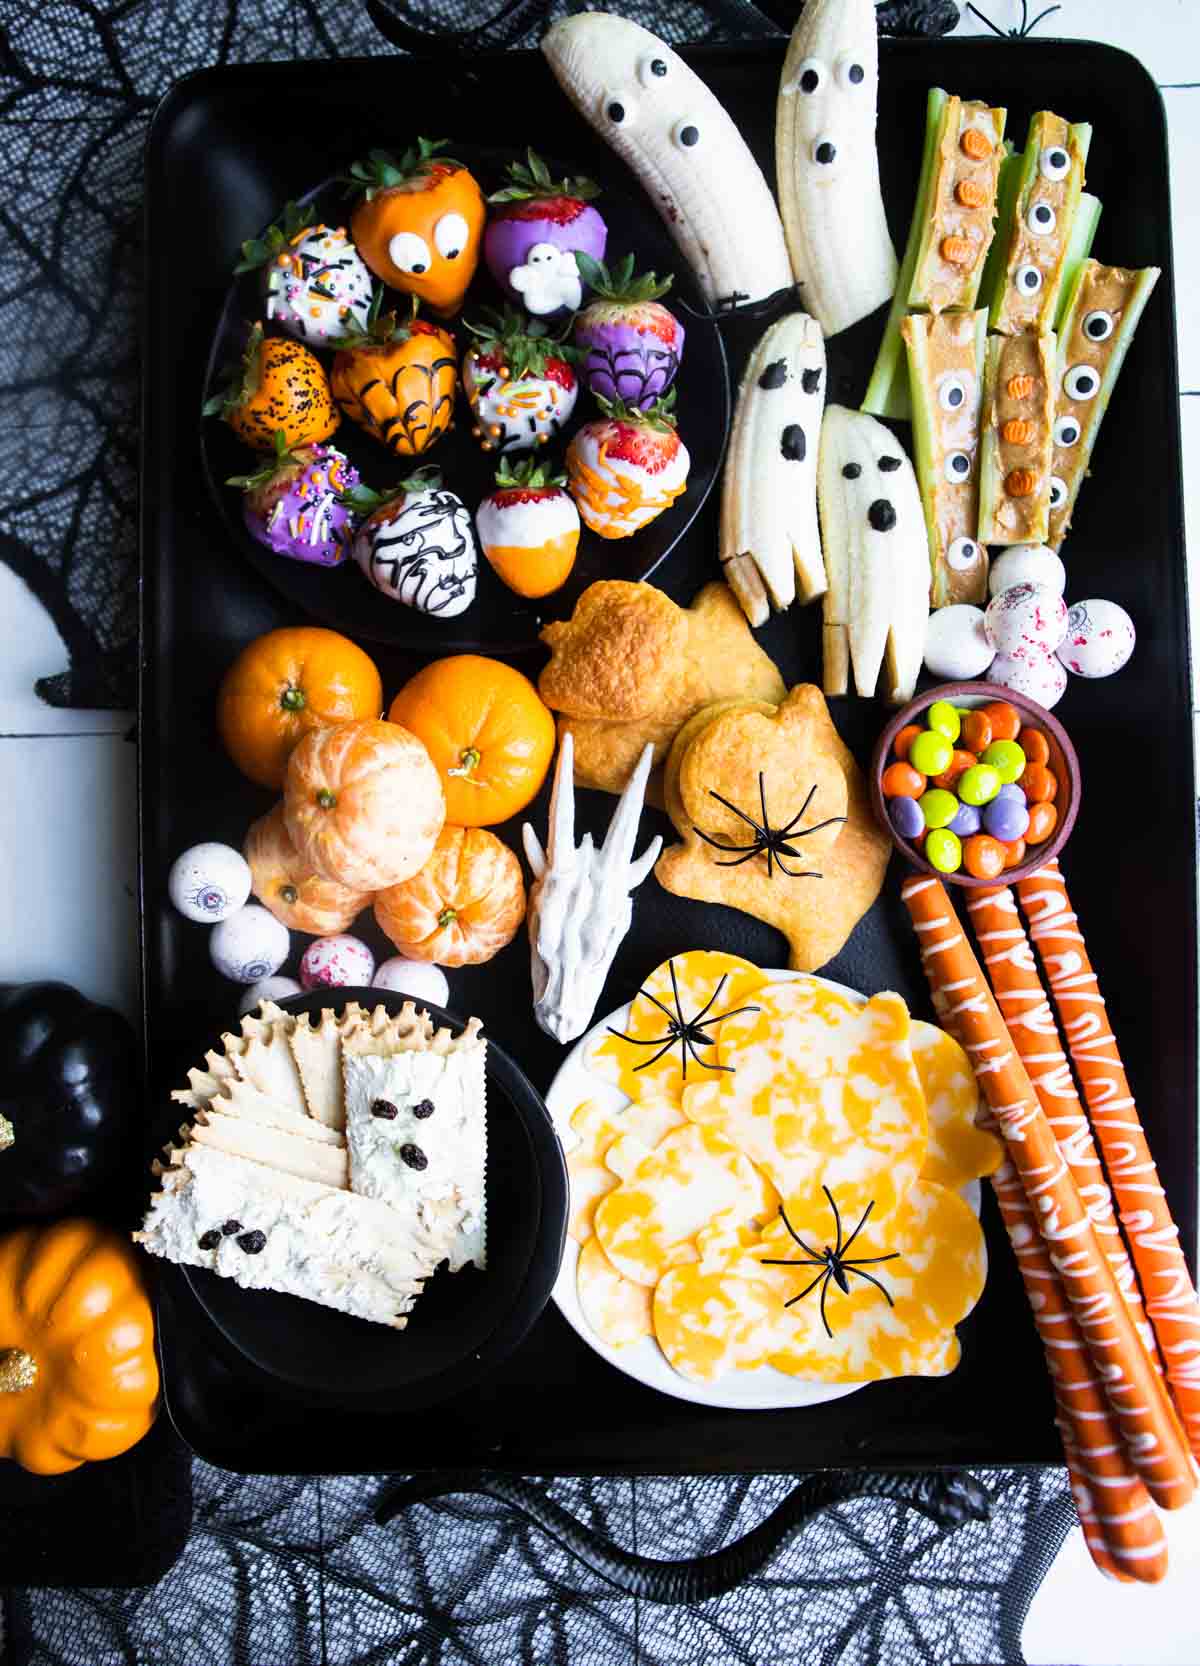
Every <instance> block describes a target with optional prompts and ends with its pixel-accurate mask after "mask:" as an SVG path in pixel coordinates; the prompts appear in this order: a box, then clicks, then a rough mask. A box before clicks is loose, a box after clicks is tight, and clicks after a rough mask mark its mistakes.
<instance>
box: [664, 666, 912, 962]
mask: <svg viewBox="0 0 1200 1666" xmlns="http://www.w3.org/2000/svg"><path fill="white" fill-rule="evenodd" d="M664 797H665V800H666V806H667V813H668V815H669V816H670V817H671V820H672V821H673V822H674V824H675V828H676V830H677V831H678V833H679V834H680V836H681V838H682V840H683V843H682V844H677V845H672V846H671V847H670V848H669V849H667V850H666V851H664V853H663V854H662V856H660V857H659V859H658V864H657V866H656V868H655V870H654V871H655V874H656V876H657V878H658V881H659V883H660V884H661V885H662V886H663V888H664V889H665V890H668V891H671V892H673V893H674V894H675V895H676V896H680V897H691V898H693V899H694V900H695V901H697V902H720V903H725V904H726V905H727V906H728V907H731V908H738V909H740V910H741V911H742V912H743V913H745V914H752V915H754V916H755V917H756V918H757V919H759V920H763V921H765V922H766V923H767V924H768V925H772V926H775V927H777V928H778V929H779V930H780V931H782V932H783V934H784V936H785V937H786V938H787V941H788V950H789V958H788V964H789V965H790V967H791V968H792V969H793V970H794V971H799V972H813V971H816V970H817V968H818V967H820V966H824V965H825V964H826V963H827V962H828V961H830V960H832V959H833V957H834V955H836V954H837V953H838V951H839V950H840V949H841V948H842V946H843V944H844V943H845V942H846V940H847V938H848V937H849V936H850V933H851V932H852V931H853V930H854V927H855V926H856V925H857V924H858V922H859V920H860V919H861V918H862V917H863V915H864V914H865V913H866V912H867V910H868V909H869V908H870V907H871V905H872V903H873V902H874V901H875V898H876V897H877V896H878V895H879V891H880V887H881V886H882V884H883V876H884V871H885V870H886V868H887V863H888V853H889V843H888V839H887V835H886V834H885V833H884V832H883V831H882V830H881V829H880V828H879V827H878V826H877V825H876V823H875V820H874V818H873V816H872V814H871V807H870V801H869V799H868V797H867V791H866V786H865V783H864V781H863V778H862V774H861V772H860V771H859V768H858V765H857V764H856V763H855V761H854V759H853V757H852V756H851V754H850V752H849V751H848V749H847V748H846V746H845V745H844V744H843V742H842V740H841V737H840V736H839V735H838V732H837V730H836V729H835V728H834V726H833V720H832V719H831V718H830V716H829V711H828V708H827V707H826V705H825V700H824V697H823V695H822V694H821V691H820V689H818V688H816V687H815V686H814V685H813V684H811V683H798V684H797V685H796V687H795V688H793V689H792V690H791V692H790V693H789V694H788V695H787V696H786V697H785V699H784V700H783V701H782V703H781V704H780V705H779V706H778V707H772V706H770V705H769V704H767V703H764V702H757V703H754V702H742V703H737V704H732V703H726V704H722V705H719V706H716V707H714V708H713V709H711V710H710V712H709V713H708V714H704V713H701V714H698V715H697V716H696V717H695V718H694V720H693V721H691V722H690V723H688V724H686V725H685V726H684V727H683V729H682V730H681V731H680V733H679V735H678V737H677V739H676V742H675V745H674V746H673V747H672V749H671V754H670V757H669V759H668V762H667V766H666V772H665V776H664ZM762 829H766V830H767V831H769V833H770V835H771V840H770V844H769V845H768V843H767V842H766V841H764V839H763V838H762V837H761V836H760V831H759V830H762Z"/></svg>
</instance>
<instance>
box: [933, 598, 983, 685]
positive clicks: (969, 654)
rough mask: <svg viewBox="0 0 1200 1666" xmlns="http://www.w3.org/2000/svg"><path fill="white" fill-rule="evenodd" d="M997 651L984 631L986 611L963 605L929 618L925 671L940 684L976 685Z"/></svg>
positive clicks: (944, 608)
mask: <svg viewBox="0 0 1200 1666" xmlns="http://www.w3.org/2000/svg"><path fill="white" fill-rule="evenodd" d="M995 653H996V650H995V649H994V648H993V647H992V644H991V643H990V642H989V640H988V637H987V633H986V631H985V630H984V628H983V611H982V609H980V608H978V607H971V606H969V605H968V604H967V603H966V602H960V603H958V604H956V605H955V606H954V607H940V608H938V610H937V612H936V613H931V614H930V615H929V623H928V625H927V626H926V628H925V668H926V670H927V671H929V672H930V674H931V675H932V676H934V677H936V678H937V679H938V680H939V682H950V683H958V682H972V681H973V680H974V679H975V678H976V677H981V676H982V675H983V673H984V672H985V671H986V670H987V668H988V666H989V665H990V664H991V663H992V660H993V658H994V657H995Z"/></svg>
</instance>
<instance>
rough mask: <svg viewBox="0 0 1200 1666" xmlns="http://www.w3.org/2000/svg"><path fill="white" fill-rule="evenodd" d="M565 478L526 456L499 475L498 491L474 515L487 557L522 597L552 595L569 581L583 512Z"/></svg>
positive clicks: (503, 466) (502, 466) (503, 465)
mask: <svg viewBox="0 0 1200 1666" xmlns="http://www.w3.org/2000/svg"><path fill="white" fill-rule="evenodd" d="M565 486H566V476H565V475H562V474H556V473H554V472H552V471H551V470H549V469H547V468H546V467H545V466H544V465H542V464H541V463H538V462H535V460H534V459H533V458H532V457H527V458H525V460H524V461H523V462H520V463H518V464H517V465H516V467H515V468H513V467H512V466H511V465H510V464H509V462H508V459H507V458H505V459H504V461H503V462H501V464H500V467H499V469H498V471H497V473H496V490H495V491H494V492H493V493H492V494H491V496H490V497H486V498H484V500H483V502H482V503H481V504H480V505H479V509H478V511H477V512H476V516H475V526H476V530H477V531H478V533H479V543H480V547H481V548H482V550H483V553H484V555H486V556H487V558H488V560H489V561H490V562H491V564H492V567H493V568H494V569H495V571H496V573H497V574H498V575H499V577H500V578H502V579H503V580H504V582H505V584H507V585H508V587H509V589H510V590H515V591H516V593H517V595H518V596H548V595H549V594H550V592H551V591H552V590H557V589H558V588H559V586H560V585H562V584H565V582H566V580H567V577H568V575H569V573H570V571H571V568H572V567H573V566H574V565H575V552H576V550H577V548H578V546H579V511H578V510H577V509H576V507H575V504H574V502H573V501H572V499H571V497H570V495H569V494H568V493H567V492H566V491H565V490H564V487H565Z"/></svg>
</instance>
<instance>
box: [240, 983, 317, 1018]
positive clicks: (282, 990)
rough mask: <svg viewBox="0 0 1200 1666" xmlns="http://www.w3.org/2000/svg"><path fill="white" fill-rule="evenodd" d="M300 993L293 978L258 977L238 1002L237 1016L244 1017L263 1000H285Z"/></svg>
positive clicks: (298, 986) (301, 992)
mask: <svg viewBox="0 0 1200 1666" xmlns="http://www.w3.org/2000/svg"><path fill="white" fill-rule="evenodd" d="M300 994H303V991H302V990H301V988H300V985H299V984H298V983H297V982H296V980H295V978H279V977H275V978H259V980H258V982H257V983H252V984H251V985H250V987H249V989H247V991H246V993H245V994H244V995H243V996H242V998H241V1000H240V1001H239V1002H238V1017H239V1018H244V1017H245V1016H246V1014H247V1013H248V1012H254V1011H255V1010H256V1009H257V1008H258V1007H260V1006H261V1005H262V1003H263V1002H264V1001H286V1000H287V999H288V997H289V996H291V995H300Z"/></svg>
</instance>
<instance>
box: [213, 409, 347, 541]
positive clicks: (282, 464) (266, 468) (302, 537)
mask: <svg viewBox="0 0 1200 1666" xmlns="http://www.w3.org/2000/svg"><path fill="white" fill-rule="evenodd" d="M225 484H226V485H227V486H239V487H241V489H242V491H243V492H244V493H245V501H244V504H243V513H244V515H245V520H246V527H247V530H248V531H249V532H250V535H251V536H252V537H254V538H257V539H258V541H259V543H260V544H265V545H266V546H267V548H268V549H269V550H274V551H275V553H276V555H286V556H288V557H289V559H290V560H292V561H308V562H312V563H313V564H314V565H316V566H318V567H336V566H337V565H338V563H339V562H342V561H344V560H345V559H346V552H347V548H348V546H349V542H350V539H351V538H352V537H353V535H354V527H355V517H354V514H353V511H352V510H350V509H349V508H348V507H347V506H346V504H344V503H343V502H342V501H341V494H342V493H344V492H349V491H351V490H352V489H353V488H354V487H355V486H357V485H358V470H357V469H356V468H355V467H354V464H353V463H351V462H349V461H348V460H347V459H346V457H345V456H343V454H342V453H341V452H340V451H337V450H336V449H335V448H334V447H333V446H331V445H302V446H297V447H296V448H295V450H294V451H289V450H288V448H287V445H286V443H285V441H284V437H283V434H282V433H281V432H277V433H276V435H275V455H274V457H273V458H271V459H270V460H269V461H267V462H265V463H264V464H263V467H262V468H261V469H259V471H258V472H257V474H239V475H234V477H233V478H232V479H231V480H227V481H226V482H225Z"/></svg>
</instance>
